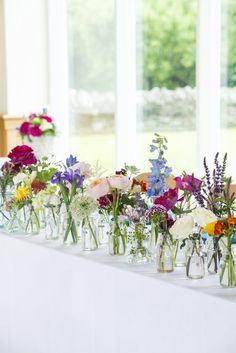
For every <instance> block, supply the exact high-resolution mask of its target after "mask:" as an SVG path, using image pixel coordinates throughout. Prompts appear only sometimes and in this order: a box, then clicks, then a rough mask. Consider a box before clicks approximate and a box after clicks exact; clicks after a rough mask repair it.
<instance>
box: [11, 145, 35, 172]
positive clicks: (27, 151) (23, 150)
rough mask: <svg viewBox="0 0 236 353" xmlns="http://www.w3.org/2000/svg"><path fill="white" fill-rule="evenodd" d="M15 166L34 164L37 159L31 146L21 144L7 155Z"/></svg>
mask: <svg viewBox="0 0 236 353" xmlns="http://www.w3.org/2000/svg"><path fill="white" fill-rule="evenodd" d="M7 157H8V158H10V160H11V162H12V163H13V164H14V166H16V167H22V166H23V165H30V164H35V163H36V162H37V159H36V157H35V155H34V152H33V150H32V148H31V147H29V146H27V145H21V146H16V147H14V148H13V149H12V150H11V152H10V153H9V154H8V156H7Z"/></svg>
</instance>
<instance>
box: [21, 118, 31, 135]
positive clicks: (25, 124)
mask: <svg viewBox="0 0 236 353" xmlns="http://www.w3.org/2000/svg"><path fill="white" fill-rule="evenodd" d="M29 126H30V124H29V122H28V121H24V122H23V123H22V124H21V126H20V134H21V135H28V134H29Z"/></svg>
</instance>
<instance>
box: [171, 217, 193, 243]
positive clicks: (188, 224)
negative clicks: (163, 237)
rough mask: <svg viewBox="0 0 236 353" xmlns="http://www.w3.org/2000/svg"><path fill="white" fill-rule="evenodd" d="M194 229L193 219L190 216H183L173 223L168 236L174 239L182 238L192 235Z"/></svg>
mask: <svg viewBox="0 0 236 353" xmlns="http://www.w3.org/2000/svg"><path fill="white" fill-rule="evenodd" d="M193 228H194V219H193V216H191V215H185V216H183V217H182V218H179V219H177V220H176V221H175V223H174V224H173V226H172V227H171V228H170V234H171V235H172V236H173V237H174V238H175V239H178V238H184V237H186V236H188V235H189V234H191V233H192V231H193Z"/></svg>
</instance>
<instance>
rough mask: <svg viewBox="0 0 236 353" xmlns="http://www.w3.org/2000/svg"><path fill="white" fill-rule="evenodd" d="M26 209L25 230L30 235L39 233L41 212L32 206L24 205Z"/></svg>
mask: <svg viewBox="0 0 236 353" xmlns="http://www.w3.org/2000/svg"><path fill="white" fill-rule="evenodd" d="M24 209H25V213H24V214H25V224H24V232H25V233H26V234H29V235H33V234H39V232H40V221H39V214H38V212H36V211H35V209H34V208H33V207H32V206H31V205H30V206H24Z"/></svg>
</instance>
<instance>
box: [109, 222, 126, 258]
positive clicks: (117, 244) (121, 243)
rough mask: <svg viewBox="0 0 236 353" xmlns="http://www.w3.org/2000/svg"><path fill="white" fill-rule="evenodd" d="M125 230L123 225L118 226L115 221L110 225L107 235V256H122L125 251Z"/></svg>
mask: <svg viewBox="0 0 236 353" xmlns="http://www.w3.org/2000/svg"><path fill="white" fill-rule="evenodd" d="M126 238H127V234H126V229H125V225H120V224H119V223H118V222H116V221H112V222H111V224H110V234H109V254H110V255H114V256H117V255H124V254H125V251H126Z"/></svg>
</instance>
